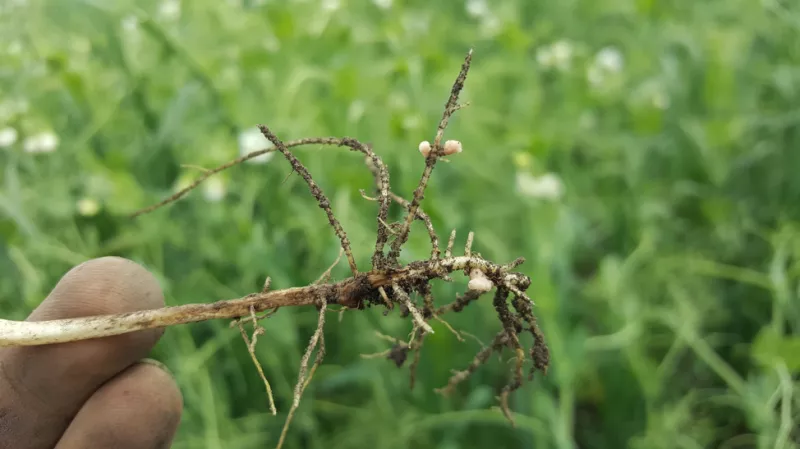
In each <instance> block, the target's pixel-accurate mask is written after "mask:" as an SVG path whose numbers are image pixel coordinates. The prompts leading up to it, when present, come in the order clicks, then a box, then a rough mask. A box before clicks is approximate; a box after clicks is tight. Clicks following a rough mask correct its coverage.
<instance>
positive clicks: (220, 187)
mask: <svg viewBox="0 0 800 449" xmlns="http://www.w3.org/2000/svg"><path fill="white" fill-rule="evenodd" d="M226 193H227V188H226V187H225V183H224V182H223V181H222V178H214V177H211V178H208V179H207V180H206V182H204V183H203V197H205V199H206V201H210V202H212V203H216V202H217V201H220V200H221V199H223V198H225V194H226Z"/></svg>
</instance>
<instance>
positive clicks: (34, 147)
mask: <svg viewBox="0 0 800 449" xmlns="http://www.w3.org/2000/svg"><path fill="white" fill-rule="evenodd" d="M22 147H23V149H24V150H25V152H26V153H52V152H53V151H55V150H56V148H57V147H58V136H56V135H55V134H53V133H52V132H42V133H39V134H35V135H33V136H30V137H28V138H27V139H25V141H24V142H23V143H22Z"/></svg>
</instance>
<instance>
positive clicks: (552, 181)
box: [516, 172, 564, 200]
mask: <svg viewBox="0 0 800 449" xmlns="http://www.w3.org/2000/svg"><path fill="white" fill-rule="evenodd" d="M516 184H517V193H519V194H520V195H523V196H527V197H531V198H540V199H545V200H557V199H559V198H561V197H562V196H563V195H564V185H563V184H562V182H561V178H559V177H558V176H557V175H555V174H553V173H545V174H544V175H542V176H539V177H536V176H533V175H531V174H530V173H528V172H517V179H516Z"/></svg>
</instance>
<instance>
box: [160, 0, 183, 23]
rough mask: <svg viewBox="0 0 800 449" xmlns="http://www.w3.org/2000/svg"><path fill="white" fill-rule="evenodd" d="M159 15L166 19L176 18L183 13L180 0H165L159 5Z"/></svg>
mask: <svg viewBox="0 0 800 449" xmlns="http://www.w3.org/2000/svg"><path fill="white" fill-rule="evenodd" d="M158 15H159V16H161V17H162V18H164V19H166V20H175V19H177V18H178V17H180V15H181V2H180V1H179V0H163V1H162V2H161V5H159V7H158Z"/></svg>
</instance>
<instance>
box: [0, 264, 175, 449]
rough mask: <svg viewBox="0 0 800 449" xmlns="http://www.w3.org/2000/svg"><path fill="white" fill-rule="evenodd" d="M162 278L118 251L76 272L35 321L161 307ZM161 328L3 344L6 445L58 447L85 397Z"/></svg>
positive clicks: (0, 430) (0, 404)
mask: <svg viewBox="0 0 800 449" xmlns="http://www.w3.org/2000/svg"><path fill="white" fill-rule="evenodd" d="M163 304H164V297H163V295H162V293H161V289H160V287H159V285H158V282H157V281H156V279H155V278H154V277H153V276H152V275H151V274H150V273H148V272H147V270H145V269H144V268H142V267H141V266H139V265H137V264H135V263H133V262H131V261H129V260H126V259H121V258H118V257H103V258H100V259H94V260H90V261H88V262H85V263H83V264H81V265H79V266H77V267H75V268H73V269H72V270H70V271H69V273H67V274H66V275H65V276H64V277H63V278H62V279H61V280H60V281H59V283H58V285H56V287H55V288H54V289H53V291H52V292H51V293H50V295H49V296H48V297H47V299H45V300H44V301H43V302H42V304H41V305H40V306H39V307H38V308H37V309H36V310H35V311H34V312H33V313H32V314H31V315H30V317H29V318H28V320H29V321H41V320H52V319H59V318H73V317H81V316H91V315H100V314H109V313H120V312H130V311H137V310H145V309H152V308H158V307H162V306H163ZM162 333H163V331H162V330H146V331H140V332H135V333H130V334H124V335H118V336H114V337H107V338H101V339H93V340H85V341H79V342H72V343H63V344H55V345H45V346H29V347H16V348H3V349H2V350H0V448H5V447H20V444H22V442H24V447H26V448H32V449H33V448H45V447H46V448H51V447H53V445H54V444H55V442H56V441H58V438H59V437H60V436H61V434H62V433H63V432H64V430H65V429H66V428H67V425H68V424H69V422H70V421H71V420H72V418H73V417H74V416H75V414H76V413H77V412H78V410H79V409H80V407H81V406H82V405H83V403H84V402H85V401H86V400H87V399H88V398H89V397H90V396H91V395H92V393H94V391H95V390H96V389H97V388H98V387H99V386H100V385H102V384H103V383H104V382H106V381H107V380H108V379H110V378H111V377H113V376H114V375H116V374H117V373H119V372H121V371H122V370H124V369H125V368H127V367H129V366H130V365H132V364H133V363H134V362H136V361H137V360H139V359H141V358H143V357H145V356H146V355H147V353H148V352H149V351H150V350H151V349H152V347H153V345H155V343H156V341H158V339H159V338H160V336H161V334H162Z"/></svg>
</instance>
